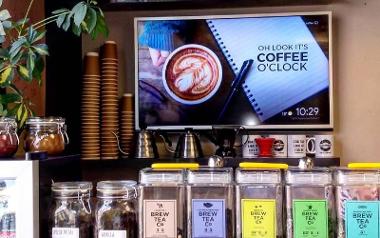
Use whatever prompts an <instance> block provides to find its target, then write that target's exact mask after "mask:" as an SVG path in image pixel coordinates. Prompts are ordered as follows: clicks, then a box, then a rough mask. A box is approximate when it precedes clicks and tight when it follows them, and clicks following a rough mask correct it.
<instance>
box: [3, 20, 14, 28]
mask: <svg viewBox="0 0 380 238" xmlns="http://www.w3.org/2000/svg"><path fill="white" fill-rule="evenodd" d="M12 25H13V24H12V22H11V21H3V27H4V29H11V28H12Z"/></svg>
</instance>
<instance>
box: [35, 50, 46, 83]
mask: <svg viewBox="0 0 380 238" xmlns="http://www.w3.org/2000/svg"><path fill="white" fill-rule="evenodd" d="M44 68H45V62H44V59H43V58H42V57H37V58H36V60H35V68H34V70H33V74H32V76H33V78H34V79H36V80H37V82H38V84H39V85H40V86H41V84H42V72H43V71H44Z"/></svg>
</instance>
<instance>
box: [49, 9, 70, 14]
mask: <svg viewBox="0 0 380 238" xmlns="http://www.w3.org/2000/svg"><path fill="white" fill-rule="evenodd" d="M69 11H70V10H69V9H67V8H61V9H57V10H54V11H52V12H51V14H53V15H58V14H61V13H64V12H69Z"/></svg>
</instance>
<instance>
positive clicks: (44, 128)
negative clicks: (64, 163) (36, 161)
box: [24, 117, 69, 155]
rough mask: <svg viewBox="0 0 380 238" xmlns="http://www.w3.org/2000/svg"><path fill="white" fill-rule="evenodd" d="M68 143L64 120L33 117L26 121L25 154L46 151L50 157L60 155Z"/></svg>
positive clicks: (60, 118)
mask: <svg viewBox="0 0 380 238" xmlns="http://www.w3.org/2000/svg"><path fill="white" fill-rule="evenodd" d="M68 143H69V137H68V135H67V131H66V125H65V119H64V118H62V117H31V118H29V119H28V120H27V121H26V135H25V142H24V149H25V152H36V151H46V152H47V153H48V155H58V154H60V153H62V152H63V151H64V150H65V146H66V145H67V144H68Z"/></svg>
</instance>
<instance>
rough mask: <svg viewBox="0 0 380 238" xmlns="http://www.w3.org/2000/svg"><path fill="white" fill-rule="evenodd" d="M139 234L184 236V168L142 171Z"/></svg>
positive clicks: (169, 237) (146, 236) (147, 236)
mask: <svg viewBox="0 0 380 238" xmlns="http://www.w3.org/2000/svg"><path fill="white" fill-rule="evenodd" d="M139 191H140V197H139V214H140V216H139V224H140V226H139V228H140V229H139V237H140V238H161V237H166V238H180V237H185V227H186V225H185V224H186V216H185V211H186V204H185V195H186V194H185V170H184V169H167V168H163V169H151V168H146V169H143V170H141V171H140V185H139Z"/></svg>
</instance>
